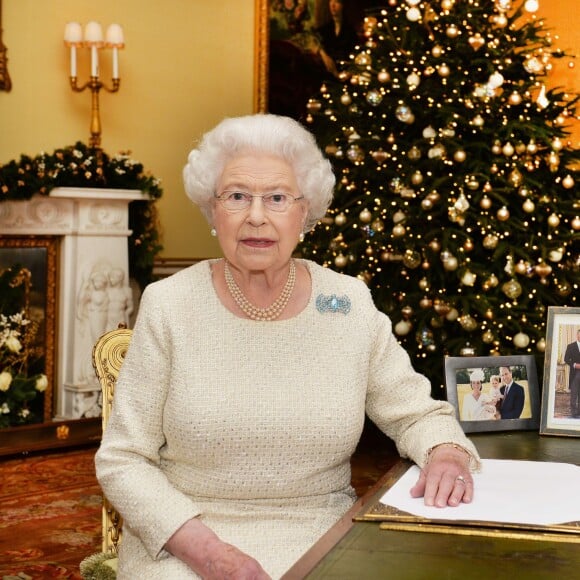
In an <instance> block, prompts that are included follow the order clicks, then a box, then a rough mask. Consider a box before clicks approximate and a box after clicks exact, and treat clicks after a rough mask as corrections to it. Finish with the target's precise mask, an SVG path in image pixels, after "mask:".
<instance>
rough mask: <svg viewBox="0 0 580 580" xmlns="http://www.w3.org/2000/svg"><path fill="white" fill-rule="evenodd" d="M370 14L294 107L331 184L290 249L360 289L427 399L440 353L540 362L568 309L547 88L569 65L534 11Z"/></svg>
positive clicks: (573, 249)
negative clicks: (345, 52)
mask: <svg viewBox="0 0 580 580" xmlns="http://www.w3.org/2000/svg"><path fill="white" fill-rule="evenodd" d="M385 4H386V6H385V7H384V8H380V9H374V10H372V11H369V12H368V14H367V16H366V17H365V25H364V26H365V28H364V36H365V38H364V40H363V41H362V42H361V43H360V45H359V46H356V47H355V48H354V50H353V52H352V55H351V57H350V60H348V61H347V62H345V63H342V65H340V64H339V67H338V69H339V72H338V74H337V77H336V78H335V79H330V80H325V83H324V85H323V86H322V88H321V91H320V93H319V94H317V95H314V96H313V97H312V98H311V99H310V101H309V102H308V106H307V116H306V119H305V120H306V122H307V124H308V125H309V127H310V128H311V130H312V131H313V132H314V134H315V135H316V136H317V138H318V140H319V144H320V145H321V146H322V147H323V148H324V149H325V151H326V152H327V154H328V156H329V158H330V160H331V162H332V164H333V166H334V168H335V172H336V175H337V188H336V193H335V199H334V202H333V205H332V207H331V208H330V209H329V211H328V213H327V215H326V217H325V218H324V219H323V220H322V223H321V224H319V225H318V226H317V228H316V229H315V230H314V231H313V232H312V233H311V235H310V236H308V237H307V239H306V240H305V242H304V243H303V245H302V247H301V252H302V255H303V256H305V257H307V258H310V259H313V260H315V261H317V262H319V263H321V264H324V265H326V266H328V267H330V268H333V269H335V270H338V271H340V272H344V273H347V274H351V275H354V276H357V277H359V278H361V279H362V280H364V281H365V282H366V283H367V284H368V286H369V288H370V289H371V291H372V293H373V296H374V299H375V303H376V304H377V306H378V308H379V309H381V310H382V311H384V312H385V313H387V314H388V315H389V317H390V318H391V320H392V322H393V327H394V332H395V334H396V336H397V337H398V339H399V340H400V342H401V343H402V344H403V346H404V347H405V349H406V350H407V351H408V352H409V354H410V355H411V358H412V360H413V364H414V366H415V367H416V368H417V369H418V370H420V371H421V372H424V373H425V374H427V375H428V376H429V377H430V378H431V379H432V381H433V384H434V395H435V396H437V395H438V394H439V391H438V387H439V386H441V385H442V384H443V357H444V355H452V356H493V355H514V354H526V355H527V354H534V355H536V357H537V363H538V366H540V365H542V364H543V352H544V350H545V347H546V342H545V333H546V317H547V307H548V306H551V305H554V306H564V305H567V306H577V305H578V287H579V285H580V201H579V200H578V194H577V190H576V185H575V183H576V182H577V175H575V164H576V166H577V163H578V160H579V159H580V151H579V150H578V149H575V148H574V147H573V146H572V144H571V142H570V141H569V135H570V133H569V124H570V122H571V121H572V119H574V118H575V111H576V104H577V101H578V95H574V94H568V93H566V92H565V90H564V89H562V88H551V89H547V88H546V77H547V75H548V74H549V71H550V68H551V63H552V61H553V59H555V58H570V59H571V58H572V57H571V56H570V55H567V54H566V53H564V52H563V51H561V50H559V49H557V48H555V47H554V46H553V45H554V40H553V38H552V36H551V34H550V31H549V29H548V28H546V25H545V23H544V22H543V21H542V20H541V19H538V18H536V17H535V15H534V12H535V11H536V10H537V8H538V3H537V0H527V1H526V2H523V3H522V2H518V3H517V5H516V2H512V1H511V0H431V1H426V0H424V1H421V0H385ZM570 62H573V61H572V60H570Z"/></svg>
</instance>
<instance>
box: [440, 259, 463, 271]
mask: <svg viewBox="0 0 580 580" xmlns="http://www.w3.org/2000/svg"><path fill="white" fill-rule="evenodd" d="M458 265H459V262H458V260H457V258H456V257H455V256H449V258H448V259H447V260H445V262H443V268H444V269H445V270H447V271H448V272H453V270H457V266H458Z"/></svg>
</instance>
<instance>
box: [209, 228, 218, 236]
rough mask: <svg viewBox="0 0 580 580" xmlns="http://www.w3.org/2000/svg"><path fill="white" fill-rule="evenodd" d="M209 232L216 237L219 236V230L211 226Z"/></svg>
mask: <svg viewBox="0 0 580 580" xmlns="http://www.w3.org/2000/svg"><path fill="white" fill-rule="evenodd" d="M209 233H210V235H211V236H212V237H214V238H215V237H216V236H217V231H216V229H215V228H211V230H209Z"/></svg>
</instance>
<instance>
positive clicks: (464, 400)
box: [445, 355, 540, 433]
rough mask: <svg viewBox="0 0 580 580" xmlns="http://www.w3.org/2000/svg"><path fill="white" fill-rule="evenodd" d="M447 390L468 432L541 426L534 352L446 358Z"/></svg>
mask: <svg viewBox="0 0 580 580" xmlns="http://www.w3.org/2000/svg"><path fill="white" fill-rule="evenodd" d="M445 389H446V393H447V400H448V401H449V402H450V403H451V404H452V405H453V406H454V407H455V412H456V416H457V419H458V420H459V423H460V424H461V426H462V427H463V430H464V432H465V433H475V432H483V431H514V430H534V429H538V427H539V424H540V392H539V386H538V373H537V370H536V361H535V358H534V357H533V355H516V356H487V357H463V356H461V357H446V358H445Z"/></svg>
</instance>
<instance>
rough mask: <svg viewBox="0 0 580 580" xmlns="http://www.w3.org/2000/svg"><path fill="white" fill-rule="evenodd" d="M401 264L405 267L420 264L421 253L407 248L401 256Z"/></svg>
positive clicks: (414, 266) (413, 266) (416, 266)
mask: <svg viewBox="0 0 580 580" xmlns="http://www.w3.org/2000/svg"><path fill="white" fill-rule="evenodd" d="M403 264H405V266H406V267H407V268H412V269H414V268H418V267H419V266H420V265H421V254H420V253H419V252H416V251H414V250H407V251H406V252H405V254H404V256H403Z"/></svg>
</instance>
